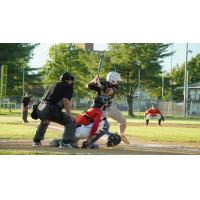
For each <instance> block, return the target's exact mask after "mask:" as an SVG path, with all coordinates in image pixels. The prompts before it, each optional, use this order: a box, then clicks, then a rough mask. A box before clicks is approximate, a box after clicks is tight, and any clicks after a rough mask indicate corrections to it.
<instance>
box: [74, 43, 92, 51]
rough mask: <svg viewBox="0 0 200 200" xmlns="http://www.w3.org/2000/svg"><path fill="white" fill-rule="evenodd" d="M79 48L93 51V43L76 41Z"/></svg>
mask: <svg viewBox="0 0 200 200" xmlns="http://www.w3.org/2000/svg"><path fill="white" fill-rule="evenodd" d="M77 45H78V46H79V47H80V48H82V49H84V50H88V51H94V43H78V44H77Z"/></svg>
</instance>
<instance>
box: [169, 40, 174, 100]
mask: <svg viewBox="0 0 200 200" xmlns="http://www.w3.org/2000/svg"><path fill="white" fill-rule="evenodd" d="M171 48H172V51H171V52H172V54H171V70H170V100H171V101H173V81H172V67H173V43H172V44H171Z"/></svg>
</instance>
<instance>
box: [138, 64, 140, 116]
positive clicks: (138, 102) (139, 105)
mask: <svg viewBox="0 0 200 200" xmlns="http://www.w3.org/2000/svg"><path fill="white" fill-rule="evenodd" d="M138 112H140V67H139V69H138Z"/></svg>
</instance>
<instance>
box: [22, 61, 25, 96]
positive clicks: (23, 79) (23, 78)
mask: <svg viewBox="0 0 200 200" xmlns="http://www.w3.org/2000/svg"><path fill="white" fill-rule="evenodd" d="M22 74H23V77H22V89H23V95H22V96H23V97H24V81H25V73H24V65H23V66H22Z"/></svg>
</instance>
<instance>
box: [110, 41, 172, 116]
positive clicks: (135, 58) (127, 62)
mask: <svg viewBox="0 0 200 200" xmlns="http://www.w3.org/2000/svg"><path fill="white" fill-rule="evenodd" d="M169 45H170V44H162V43H119V44H110V45H109V49H108V52H107V56H108V57H110V62H111V64H110V65H109V67H108V68H109V69H110V70H115V69H116V71H117V72H119V73H120V75H121V77H122V79H123V83H122V86H121V88H122V90H121V95H122V96H123V97H124V98H126V99H127V101H128V104H129V115H133V113H132V110H131V109H132V100H133V96H134V93H135V91H136V89H137V87H138V72H139V69H140V74H141V81H140V83H141V88H142V89H143V90H147V91H148V92H149V93H151V94H152V95H155V96H159V95H161V88H160V87H159V86H160V85H161V70H162V66H161V63H162V61H163V60H162V59H163V58H164V57H166V56H169V55H170V54H171V53H168V52H167V48H168V47H169Z"/></svg>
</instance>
